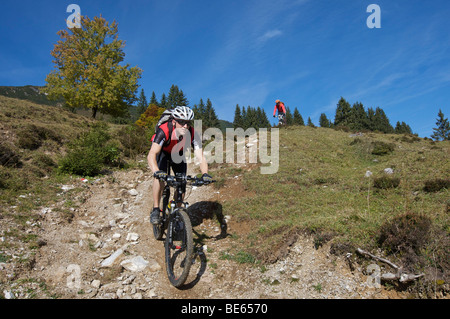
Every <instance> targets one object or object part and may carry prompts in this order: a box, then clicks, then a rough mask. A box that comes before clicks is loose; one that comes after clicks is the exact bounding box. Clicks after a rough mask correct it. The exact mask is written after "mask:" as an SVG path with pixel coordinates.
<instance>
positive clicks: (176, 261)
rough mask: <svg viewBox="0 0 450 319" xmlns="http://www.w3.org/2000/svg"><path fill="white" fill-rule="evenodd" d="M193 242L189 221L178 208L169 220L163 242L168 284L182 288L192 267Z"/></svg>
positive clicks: (184, 212)
mask: <svg viewBox="0 0 450 319" xmlns="http://www.w3.org/2000/svg"><path fill="white" fill-rule="evenodd" d="M193 252H194V241H193V236H192V224H191V220H190V219H189V216H188V214H187V212H186V210H185V209H182V208H179V209H177V210H176V211H175V212H173V213H172V214H171V216H170V218H169V225H168V229H167V236H166V242H165V255H166V271H167V275H168V277H169V281H170V283H171V284H172V285H173V286H175V287H180V286H182V285H183V284H184V283H185V281H186V279H187V277H188V275H189V270H190V269H191V265H192V258H193Z"/></svg>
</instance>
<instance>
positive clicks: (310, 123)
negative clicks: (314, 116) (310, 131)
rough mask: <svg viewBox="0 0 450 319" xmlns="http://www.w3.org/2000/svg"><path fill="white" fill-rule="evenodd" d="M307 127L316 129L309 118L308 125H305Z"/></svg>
mask: <svg viewBox="0 0 450 319" xmlns="http://www.w3.org/2000/svg"><path fill="white" fill-rule="evenodd" d="M307 126H309V127H316V126H315V125H314V123H313V122H312V121H311V117H308V124H307Z"/></svg>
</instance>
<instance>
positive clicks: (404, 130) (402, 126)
mask: <svg viewBox="0 0 450 319" xmlns="http://www.w3.org/2000/svg"><path fill="white" fill-rule="evenodd" d="M394 132H395V133H396V134H412V131H411V127H409V125H407V124H406V123H405V122H401V123H400V122H399V121H397V124H396V125H395V129H394Z"/></svg>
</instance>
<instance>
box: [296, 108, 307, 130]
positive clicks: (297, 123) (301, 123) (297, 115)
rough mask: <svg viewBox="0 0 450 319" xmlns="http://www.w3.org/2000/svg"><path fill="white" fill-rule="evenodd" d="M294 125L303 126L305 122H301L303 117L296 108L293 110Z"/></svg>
mask: <svg viewBox="0 0 450 319" xmlns="http://www.w3.org/2000/svg"><path fill="white" fill-rule="evenodd" d="M294 125H301V126H304V125H305V121H303V117H302V115H301V114H300V112H299V111H298V109H297V108H295V109H294Z"/></svg>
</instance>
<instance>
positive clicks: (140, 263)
mask: <svg viewBox="0 0 450 319" xmlns="http://www.w3.org/2000/svg"><path fill="white" fill-rule="evenodd" d="M148 264H149V262H148V261H147V260H145V259H144V258H143V257H142V256H137V257H133V258H130V259H126V260H124V261H122V262H121V263H120V265H121V266H122V267H123V268H125V269H127V270H130V271H142V270H144V269H145V267H147V266H148Z"/></svg>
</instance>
